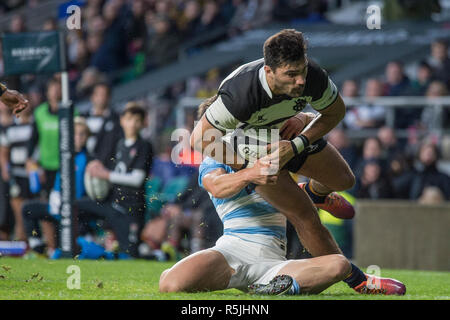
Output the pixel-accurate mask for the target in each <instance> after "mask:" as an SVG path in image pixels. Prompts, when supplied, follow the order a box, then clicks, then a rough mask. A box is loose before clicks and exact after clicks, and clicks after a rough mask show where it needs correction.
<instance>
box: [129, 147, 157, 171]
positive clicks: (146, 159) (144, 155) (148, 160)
mask: <svg viewBox="0 0 450 320" xmlns="http://www.w3.org/2000/svg"><path fill="white" fill-rule="evenodd" d="M136 152H137V154H136V160H135V161H134V163H133V164H132V165H131V168H130V169H140V170H144V171H145V173H148V172H149V171H150V167H151V165H152V160H153V151H152V145H151V144H150V143H149V142H147V141H143V140H141V141H140V144H139V147H138V149H137V150H136Z"/></svg>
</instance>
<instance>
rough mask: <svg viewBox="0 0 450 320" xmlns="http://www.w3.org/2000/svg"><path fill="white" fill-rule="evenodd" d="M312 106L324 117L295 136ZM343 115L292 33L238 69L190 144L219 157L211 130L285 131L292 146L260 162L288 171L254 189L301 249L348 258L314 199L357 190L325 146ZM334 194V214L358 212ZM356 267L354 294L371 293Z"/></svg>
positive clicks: (285, 144)
mask: <svg viewBox="0 0 450 320" xmlns="http://www.w3.org/2000/svg"><path fill="white" fill-rule="evenodd" d="M307 103H309V104H310V105H311V106H312V107H313V108H314V109H315V110H317V111H318V112H319V113H320V116H319V117H317V118H316V119H315V120H314V121H312V122H311V123H310V124H309V125H308V126H307V127H306V128H305V129H304V130H302V131H301V133H300V134H299V132H295V134H297V135H298V136H297V137H293V136H292V135H291V132H289V134H288V135H291V136H289V137H288V136H287V134H286V132H285V130H286V126H288V122H287V121H288V120H289V119H291V118H292V117H294V116H296V115H297V114H299V113H300V111H302V109H303V108H304V107H305V106H306V104H307ZM344 115H345V105H344V102H343V101H342V98H341V97H340V96H339V93H338V90H337V88H336V86H335V85H334V83H333V82H332V81H331V79H330V78H329V77H328V75H327V73H326V72H325V71H324V70H323V69H321V68H320V67H319V66H318V65H317V64H315V63H314V62H313V61H310V60H309V59H308V57H307V55H306V44H305V41H304V39H303V35H302V33H301V32H298V31H296V30H293V29H287V30H282V31H280V32H279V33H277V34H275V35H273V36H271V37H270V38H269V39H267V40H266V42H265V43H264V58H263V59H260V60H256V61H253V62H250V63H247V64H245V65H243V66H241V67H239V68H238V69H236V70H235V71H234V72H232V73H231V74H230V75H229V76H228V77H227V78H226V79H225V80H224V81H223V82H222V84H221V85H220V87H219V90H218V95H217V97H216V99H215V100H214V101H213V102H212V104H211V106H210V107H209V108H208V109H207V110H206V112H205V114H204V115H203V117H202V118H201V119H200V121H199V122H198V123H197V125H196V127H195V128H194V131H193V133H192V135H191V141H190V142H191V146H192V147H193V148H194V149H196V150H198V151H200V152H203V151H204V150H214V149H213V148H211V146H210V145H211V144H212V143H213V144H223V143H222V142H221V141H217V140H214V142H211V140H209V141H207V140H206V139H205V140H203V135H204V133H205V132H207V131H209V130H212V131H214V130H216V131H218V132H220V133H222V134H223V133H224V132H226V131H227V130H233V129H237V128H241V127H243V126H246V125H252V126H256V127H257V126H276V127H278V128H280V129H281V135H282V136H283V134H284V138H285V139H286V140H281V141H279V142H278V143H276V144H275V145H272V146H271V149H272V150H274V149H278V151H279V152H278V153H272V154H269V155H268V156H266V157H264V158H262V159H260V160H259V162H260V165H262V166H266V167H270V166H271V164H272V163H278V167H279V168H280V169H282V170H281V171H279V173H278V174H276V175H273V176H272V177H271V179H267V182H266V183H259V182H258V181H250V183H255V184H256V185H257V186H256V192H257V193H258V194H260V195H261V196H262V197H263V198H264V199H265V200H266V201H267V202H269V203H270V204H271V205H272V206H273V207H275V208H276V209H277V210H278V211H279V212H281V213H282V214H284V215H285V216H286V217H287V218H288V219H289V220H290V222H291V223H292V225H293V226H294V227H295V229H296V231H297V233H298V235H299V239H300V240H301V242H302V244H303V245H304V246H305V247H306V248H307V249H308V251H309V252H310V253H311V254H312V255H313V256H314V257H318V256H324V255H331V254H341V251H340V249H339V248H338V246H337V244H336V242H335V240H334V239H333V237H332V236H331V234H330V233H329V232H328V230H327V229H326V228H325V227H324V226H323V225H322V224H321V222H320V219H319V217H318V215H317V213H316V210H315V208H314V205H313V203H312V201H311V199H312V200H313V201H314V204H316V206H317V205H318V204H320V203H324V202H327V198H328V202H330V201H329V200H330V199H329V195H330V194H332V191H339V190H346V189H349V188H351V187H352V186H353V184H354V175H353V173H352V172H351V169H350V168H349V166H348V165H347V163H346V162H345V160H343V158H342V157H341V156H340V154H339V153H338V152H337V151H336V149H335V148H334V147H332V146H331V145H330V144H327V143H326V142H325V141H324V140H323V139H322V137H323V136H324V135H325V134H327V133H328V132H329V131H330V130H331V129H333V128H334V127H335V126H336V125H337V124H338V123H339V122H340V121H341V120H342V119H343V117H344ZM209 132H211V131H209ZM290 139H292V140H290ZM217 150H223V151H224V154H206V155H207V156H210V157H212V158H214V159H216V160H217V161H218V162H222V161H223V159H227V157H226V152H227V147H226V146H222V148H221V149H220V148H218V149H217ZM311 151H312V152H311ZM226 165H228V166H230V167H231V168H232V169H234V170H242V169H245V168H246V165H247V163H244V165H242V164H240V162H239V159H238V156H237V155H235V156H234V161H233V162H232V163H226ZM289 171H290V172H295V173H298V174H301V175H304V176H307V177H310V178H311V179H312V180H311V181H310V182H309V183H308V184H307V185H306V186H305V187H304V191H306V192H304V191H303V190H302V189H300V188H299V187H298V186H297V184H296V183H295V182H294V181H293V179H292V178H291V177H290V175H289ZM308 195H309V197H308ZM332 195H333V199H335V201H332V202H334V204H333V203H332V204H331V206H330V207H329V208H327V209H326V210H327V211H331V212H332V213H336V210H337V209H339V207H341V208H342V207H344V212H343V213H344V215H345V211H346V210H353V209H352V208H351V207H349V206H347V205H346V202H345V201H343V200H342V199H339V198H337V197H336V195H335V194H332ZM310 198H311V199H310ZM333 199H331V200H333ZM351 215H353V211H352V213H351ZM351 266H352V271H351V273H350V275H349V276H348V277H347V279H345V280H344V281H345V282H347V283H348V284H349V285H350V286H351V287H352V288H358V287H359V286H364V285H363V284H364V283H366V280H367V279H366V276H365V275H364V273H363V272H362V271H361V270H359V269H358V268H357V267H356V266H354V265H353V264H351ZM364 287H365V286H364ZM394 291H395V290H394Z"/></svg>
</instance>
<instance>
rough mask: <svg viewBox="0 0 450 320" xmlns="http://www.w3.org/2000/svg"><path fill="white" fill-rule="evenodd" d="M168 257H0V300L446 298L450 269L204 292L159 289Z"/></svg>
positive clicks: (449, 294) (449, 290) (449, 289)
mask: <svg viewBox="0 0 450 320" xmlns="http://www.w3.org/2000/svg"><path fill="white" fill-rule="evenodd" d="M70 265H77V266H79V267H80V271H81V288H80V289H79V290H77V289H73V290H69V289H68V288H67V279H68V277H69V276H70V274H68V273H66V270H67V267H68V266H70ZM171 265H172V264H171V263H162V262H155V261H77V260H58V261H51V260H46V259H34V260H25V259H21V258H7V257H2V258H0V300H9V299H14V300H16V299H58V300H60V299H83V300H86V299H133V300H134V299H152V300H154V299H164V300H172V299H185V300H197V299H200V300H210V299H211V300H214V299H219V300H245V299H251V300H255V299H281V300H294V299H309V300H316V299H318V300H327V299H346V300H348V299H351V300H356V299H364V300H367V299H393V300H397V299H409V300H411V299H414V300H417V299H419V300H431V299H445V300H449V299H450V272H431V271H409V270H388V269H382V271H381V272H382V273H381V276H383V277H393V278H396V279H398V280H400V281H402V282H403V283H405V285H406V287H407V293H406V295H405V296H402V297H398V296H368V295H359V294H356V293H355V292H353V290H351V289H349V288H348V287H347V285H345V284H344V283H338V284H336V285H334V286H332V287H331V288H329V289H328V290H326V291H324V292H323V293H321V294H320V295H315V296H281V297H268V296H260V297H257V296H251V295H248V294H245V293H242V292H240V291H238V290H234V289H232V290H223V291H216V292H209V293H195V294H193V293H166V294H163V293H160V292H159V291H158V280H159V275H160V274H161V272H162V271H163V270H164V269H166V268H168V267H170V266H171Z"/></svg>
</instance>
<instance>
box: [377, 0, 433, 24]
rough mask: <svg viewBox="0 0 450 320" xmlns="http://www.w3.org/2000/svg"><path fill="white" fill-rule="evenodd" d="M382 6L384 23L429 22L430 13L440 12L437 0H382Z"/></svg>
mask: <svg viewBox="0 0 450 320" xmlns="http://www.w3.org/2000/svg"><path fill="white" fill-rule="evenodd" d="M383 4H384V6H383V18H384V19H386V21H398V20H400V21H402V20H406V19H410V20H418V21H420V20H430V19H431V14H432V13H437V12H440V10H441V6H440V3H439V0H428V1H423V0H384V1H383Z"/></svg>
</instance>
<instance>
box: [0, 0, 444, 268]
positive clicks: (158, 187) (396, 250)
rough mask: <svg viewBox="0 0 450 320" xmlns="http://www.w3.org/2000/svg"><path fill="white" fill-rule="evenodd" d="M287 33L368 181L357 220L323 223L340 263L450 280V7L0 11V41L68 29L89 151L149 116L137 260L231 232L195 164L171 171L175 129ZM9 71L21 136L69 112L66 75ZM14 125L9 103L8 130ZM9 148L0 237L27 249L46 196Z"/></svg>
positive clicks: (103, 6) (182, 4)
mask: <svg viewBox="0 0 450 320" xmlns="http://www.w3.org/2000/svg"><path fill="white" fill-rule="evenodd" d="M373 4H375V5H377V6H379V7H380V8H381V29H373V30H371V29H368V27H367V25H366V21H367V19H368V18H369V15H368V14H367V12H366V10H367V8H368V7H369V6H370V5H373ZM70 5H77V6H79V7H80V8H81V15H82V18H81V29H79V30H68V29H67V27H66V20H67V17H68V16H67V13H66V10H67V8H68V7H69V6H70ZM283 28H295V29H297V30H299V31H302V32H303V33H304V34H305V36H306V39H307V40H308V56H309V57H310V58H312V59H313V60H315V61H316V62H318V63H319V64H320V65H321V66H322V67H323V68H324V69H326V70H327V71H328V73H329V74H330V77H331V78H332V79H333V81H334V82H335V83H336V85H337V86H338V88H339V89H340V92H341V95H342V96H343V98H344V100H345V102H346V105H347V114H346V117H345V119H344V120H343V121H342V122H341V124H340V125H339V127H337V128H336V129H334V130H333V131H332V132H330V133H329V135H328V136H327V139H328V141H329V142H330V143H332V144H333V145H334V146H335V147H336V148H337V149H338V150H339V151H340V152H341V154H342V155H343V156H344V158H345V159H346V160H347V162H348V163H349V164H350V166H351V168H352V169H353V171H354V173H355V175H356V177H357V183H356V185H355V186H354V188H352V189H351V190H347V191H346V192H343V195H344V196H345V197H346V198H347V199H348V200H349V201H351V202H352V203H353V204H354V205H355V207H356V209H357V215H356V217H355V218H354V219H353V220H350V221H349V220H339V219H336V218H334V217H332V216H331V215H329V214H328V213H326V212H319V214H320V216H321V219H322V222H323V223H324V224H325V225H326V226H327V227H328V228H329V229H330V231H331V232H332V233H333V235H334V236H335V238H336V240H337V241H338V243H339V245H340V246H341V248H342V250H343V252H344V254H345V255H346V256H347V257H349V258H351V259H354V260H356V261H357V262H358V263H359V264H361V265H370V264H378V265H380V266H385V267H392V268H411V269H437V270H450V261H449V259H448V257H449V256H450V248H449V243H450V241H449V240H450V239H449V234H450V233H449V230H450V228H449V227H450V205H449V202H448V201H449V200H450V116H449V115H450V107H449V106H450V95H449V90H450V56H449V53H450V51H449V43H450V42H449V41H450V1H449V0H430V1H426V0H385V1H352V0H317V1H312V0H311V1H308V0H134V1H131V0H108V1H105V0H86V1H82V0H78V1H69V2H67V1H53V0H48V1H46V0H28V1H27V0H3V1H1V3H0V30H1V31H2V32H3V33H19V32H26V31H42V30H64V32H65V38H66V42H67V48H68V50H67V54H68V62H69V66H68V72H69V81H70V98H71V99H72V101H74V103H75V108H76V110H77V113H79V114H81V115H83V116H84V117H85V118H86V122H87V124H88V126H89V128H90V131H91V132H92V136H91V137H90V138H89V140H88V143H87V149H88V151H89V153H90V154H91V155H92V156H93V157H96V156H98V154H96V152H97V151H98V149H99V146H98V143H99V140H100V137H101V139H106V140H102V141H103V142H102V143H106V144H109V145H115V144H117V141H118V139H120V138H121V135H120V132H118V131H120V130H121V129H120V127H119V128H115V129H114V130H113V131H114V132H116V133H118V134H109V133H108V132H109V131H111V128H110V129H109V131H108V125H107V124H108V123H109V122H110V121H113V120H111V114H113V113H120V112H121V111H122V110H123V108H124V106H125V105H126V104H127V103H128V102H130V101H135V102H137V103H139V104H140V105H142V106H144V107H145V108H146V110H147V112H148V115H147V121H146V127H145V128H144V129H143V130H142V133H141V134H142V136H143V137H144V138H145V139H147V140H149V141H151V143H152V145H153V161H152V166H151V170H150V171H149V172H148V178H147V180H146V183H145V196H146V214H145V222H146V224H145V226H144V228H143V231H142V233H141V235H140V239H141V241H142V243H141V245H140V247H139V249H140V250H139V257H141V258H148V259H158V260H164V261H165V260H174V261H175V260H177V259H180V258H181V257H183V256H185V255H186V254H189V253H193V252H196V251H198V250H201V249H203V248H208V247H211V246H212V245H213V244H214V242H215V240H216V239H217V238H218V237H219V236H220V235H221V232H222V225H221V221H220V220H219V219H218V217H217V215H216V214H215V210H214V207H213V206H212V203H211V201H210V200H209V197H208V195H207V193H206V192H205V191H204V190H201V189H199V187H198V184H197V167H196V166H195V165H190V164H189V163H190V160H191V157H192V156H193V155H189V156H186V155H183V154H181V155H180V157H181V158H182V159H183V156H185V157H186V159H184V162H185V163H186V164H184V165H183V164H182V165H175V164H174V163H173V162H172V161H171V153H172V149H173V147H174V145H175V144H176V143H177V141H171V133H172V131H173V130H174V129H176V128H186V129H188V130H191V129H192V128H193V126H194V121H195V120H196V108H197V106H198V105H199V103H200V102H201V101H202V100H203V99H205V98H208V97H210V96H212V95H214V94H215V93H216V92H217V89H218V86H219V85H220V83H221V81H222V80H223V79H224V77H226V76H227V75H228V74H229V73H230V72H231V71H232V70H234V69H235V68H236V67H237V66H239V65H240V64H243V63H246V62H249V61H251V60H255V59H259V58H261V57H262V45H263V42H264V41H265V39H266V38H267V37H269V36H270V35H272V34H274V33H276V32H278V31H279V30H280V29H283ZM0 53H1V48H0ZM3 69H4V66H3V60H2V56H1V54H0V80H1V81H2V82H4V83H6V84H7V85H8V87H10V88H13V89H17V90H19V91H20V92H22V93H24V94H26V96H27V97H28V99H29V101H30V103H31V109H30V110H29V111H28V113H29V114H28V115H26V117H25V123H27V124H29V126H30V127H31V128H32V127H33V112H34V110H36V109H37V108H38V106H40V105H42V104H45V103H48V104H50V105H51V104H52V103H53V102H54V101H59V100H60V99H61V92H60V91H61V88H60V87H59V88H58V87H57V86H56V87H55V85H54V79H55V78H56V79H58V77H59V75H58V74H47V75H20V76H4V74H3ZM311 110H312V109H311ZM311 110H307V111H311ZM17 121H18V120H17V119H14V118H13V117H12V116H11V114H9V112H8V110H7V109H6V108H5V107H4V106H3V105H1V104H0V127H1V128H2V129H1V130H2V131H3V132H6V128H8V127H10V126H11V125H12V124H13V123H14V122H17ZM105 136H106V138H105ZM3 137H4V138H3V139H2V140H3V142H2V144H1V145H2V147H1V148H2V149H1V150H2V152H1V154H2V157H1V158H0V163H1V165H2V175H1V181H0V191H1V192H0V198H1V199H0V240H5V241H6V240H22V241H28V240H29V239H28V238H29V237H28V236H27V234H26V232H25V227H24V224H26V221H23V216H22V214H21V210H22V207H23V205H24V204H26V202H27V201H29V200H30V199H36V198H39V199H41V200H42V201H46V199H48V196H49V194H48V192H47V193H46V192H45V190H42V192H40V193H38V194H31V193H29V192H24V193H17V188H16V187H15V186H17V183H15V182H14V181H15V180H14V174H12V173H11V172H10V169H9V167H8V165H9V162H8V161H7V160H3V161H2V160H1V159H10V158H11V157H12V156H14V155H13V154H12V153H11V150H12V148H11V143H8V139H7V134H3ZM5 137H6V138H5ZM26 140H27V139H26ZM33 143H35V144H37V143H38V142H36V141H34V142H33ZM28 144H29V142H28ZM27 148H28V149H27V150H34V149H33V148H31V149H30V147H29V146H27ZM186 154H187V153H186ZM24 157H25V158H31V157H35V158H36V157H37V158H36V159H38V157H39V155H31V154H27V155H26V156H24ZM38 162H39V161H38ZM24 163H25V161H24ZM23 167H24V169H25V170H26V171H27V172H28V171H29V170H30V168H29V167H26V166H25V164H23ZM44 169H45V168H44ZM53 169H55V168H53ZM56 169H57V168H56ZM56 169H55V170H56ZM18 177H20V174H19V175H18ZM22 177H27V173H25V174H24V175H23V174H22ZM295 179H298V180H299V181H301V180H303V177H295ZM15 188H16V189H15ZM22 188H26V186H25V187H22ZM47 191H48V190H47ZM17 199H18V200H17ZM95 226H96V227H95V228H93V231H92V238H91V239H93V241H95V242H96V243H98V244H100V245H102V246H104V247H105V248H106V249H107V250H110V251H113V250H114V246H117V241H116V240H115V235H114V234H113V233H112V232H111V231H108V226H107V225H103V224H101V223H98V224H96V225H95ZM41 227H42V228H43V229H45V223H43V225H42V226H41ZM289 236H290V238H289V239H290V240H289V248H288V256H289V257H290V258H294V257H304V256H307V252H305V250H304V249H303V248H302V246H301V244H300V243H298V240H297V239H296V237H295V235H294V234H292V231H291V232H290V235H289ZM44 238H45V237H44ZM49 243H50V244H49ZM52 246H53V249H54V247H55V246H56V245H55V244H54V243H53V244H52V241H51V240H49V239H42V245H41V247H40V249H38V247H37V246H35V247H34V249H35V250H34V251H36V252H38V253H39V254H45V252H47V255H49V256H50V255H51V254H50V253H51V252H50V251H51V250H48V248H49V247H50V249H52V248H51V247H52ZM30 247H31V246H30V245H28V247H27V248H28V249H29V248H30Z"/></svg>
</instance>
